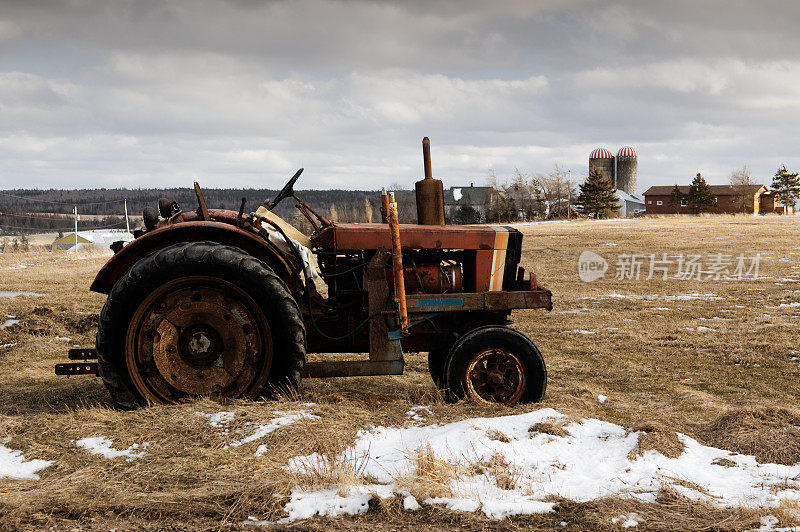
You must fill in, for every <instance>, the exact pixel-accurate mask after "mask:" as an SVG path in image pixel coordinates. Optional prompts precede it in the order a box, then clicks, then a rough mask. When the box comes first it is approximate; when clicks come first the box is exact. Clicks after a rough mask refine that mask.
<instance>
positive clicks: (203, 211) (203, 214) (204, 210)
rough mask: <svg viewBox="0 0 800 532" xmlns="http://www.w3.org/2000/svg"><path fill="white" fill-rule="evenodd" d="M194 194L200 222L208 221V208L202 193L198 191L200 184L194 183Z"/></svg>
mask: <svg viewBox="0 0 800 532" xmlns="http://www.w3.org/2000/svg"><path fill="white" fill-rule="evenodd" d="M194 193H195V195H196V196H197V204H198V207H197V214H198V215H199V216H200V219H201V220H209V219H210V218H209V216H208V207H206V198H204V197H203V191H202V190H201V189H200V183H198V182H197V181H195V182H194Z"/></svg>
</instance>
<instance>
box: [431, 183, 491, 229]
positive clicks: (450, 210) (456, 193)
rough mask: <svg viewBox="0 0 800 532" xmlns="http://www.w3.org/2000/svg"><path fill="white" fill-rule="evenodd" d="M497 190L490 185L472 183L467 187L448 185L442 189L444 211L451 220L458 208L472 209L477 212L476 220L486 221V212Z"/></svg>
mask: <svg viewBox="0 0 800 532" xmlns="http://www.w3.org/2000/svg"><path fill="white" fill-rule="evenodd" d="M496 195H497V191H496V190H495V189H494V188H492V187H476V186H474V185H473V184H472V183H470V184H469V186H468V187H450V188H449V189H448V190H445V191H444V212H445V216H447V219H448V220H451V219H452V218H453V217H454V216H455V215H456V212H457V211H458V210H459V209H470V208H471V209H474V210H475V212H477V214H478V218H479V219H478V220H477V222H485V221H486V212H487V210H489V208H491V206H492V205H493V204H494V202H495V201H496Z"/></svg>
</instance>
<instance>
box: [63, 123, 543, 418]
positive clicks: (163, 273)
mask: <svg viewBox="0 0 800 532" xmlns="http://www.w3.org/2000/svg"><path fill="white" fill-rule="evenodd" d="M423 156H424V166H425V178H424V179H423V180H421V181H419V182H418V183H417V186H416V194H417V213H418V220H419V223H418V224H400V223H399V220H398V215H397V204H396V202H394V201H393V195H387V194H386V193H385V191H384V193H383V194H382V195H381V214H382V218H383V223H332V222H330V221H328V220H327V219H326V218H325V217H324V216H321V215H319V214H318V213H317V212H315V211H314V210H313V209H312V208H311V207H310V206H309V205H307V204H306V203H304V202H303V201H302V200H301V199H300V198H299V197H298V195H297V194H296V193H295V192H294V185H295V183H296V181H297V179H298V178H299V177H300V174H301V173H302V169H300V170H299V171H298V172H297V173H296V174H295V175H294V176H293V177H292V178H291V179H290V180H289V181H288V183H286V186H284V187H283V189H282V190H281V191H280V192H279V193H278V195H277V196H276V197H275V198H273V199H272V200H271V201H270V200H267V201H265V202H264V205H262V206H260V207H259V208H258V209H257V210H256V211H255V212H251V213H246V212H245V200H244V199H243V200H242V204H241V206H240V208H239V209H238V212H237V211H231V210H217V209H208V208H207V206H206V203H205V199H204V197H203V192H202V190H201V188H200V187H199V185H198V184H197V183H195V192H196V196H197V203H198V206H197V208H196V209H195V210H192V211H184V210H182V209H181V207H180V206H179V205H178V204H177V203H175V202H171V201H169V200H167V199H161V200H160V201H159V208H158V209H157V210H156V209H155V208H147V209H145V212H144V216H143V219H144V227H143V228H141V229H139V230H137V231H136V233H135V235H134V236H135V239H134V240H133V241H132V242H131V243H129V244H128V245H126V246H124V247H123V246H122V244H121V243H116V244H115V245H113V246H112V249H114V251H115V254H114V255H113V257H111V258H110V259H109V261H108V262H107V263H106V264H105V265H104V266H103V268H102V269H101V270H100V272H99V273H98V274H97V277H96V278H95V280H94V282H93V284H92V286H91V290H93V291H95V292H100V293H103V294H107V295H108V299H107V300H106V303H105V306H104V307H103V309H102V311H101V313H100V317H99V325H98V332H97V342H96V346H95V349H73V350H71V351H70V354H69V355H70V359H71V360H73V362H70V363H64V364H58V365H57V366H56V373H58V374H60V375H76V374H95V375H99V376H100V378H101V379H102V380H103V382H104V384H105V386H106V387H107V388H108V391H109V392H110V393H111V397H112V399H113V401H114V402H115V403H116V404H117V405H118V406H119V407H122V408H135V407H138V406H141V405H146V404H150V403H174V402H179V401H184V400H186V399H190V398H193V397H197V396H211V397H214V398H217V399H226V398H239V397H250V398H254V397H258V396H264V395H270V394H275V393H276V392H278V391H280V390H281V389H294V388H297V386H298V385H299V384H300V381H301V379H302V378H304V377H306V378H313V377H344V376H370V375H399V374H402V373H403V367H404V359H403V353H404V352H427V353H428V367H429V369H430V374H431V376H432V378H433V381H434V382H435V384H436V385H437V386H438V387H439V388H440V389H442V390H443V391H444V392H445V393H446V396H447V397H448V398H449V399H451V400H459V399H462V398H471V399H473V400H476V401H480V402H489V403H503V404H507V405H512V404H515V403H517V402H520V401H539V400H540V399H541V398H542V396H543V395H544V393H545V387H546V381H547V373H546V369H545V364H544V360H543V358H542V355H541V353H540V352H539V350H538V349H537V347H536V346H535V345H534V344H533V342H531V340H530V339H529V338H528V337H527V336H525V335H524V334H522V333H521V332H519V331H517V330H515V329H512V328H510V327H509V326H508V324H509V323H510V321H509V318H510V315H511V311H512V310H513V309H529V308H545V309H548V310H550V309H551V308H552V305H551V294H550V291H548V290H546V289H544V288H542V287H541V286H539V285H538V284H537V282H536V277H535V276H534V275H533V274H530V275H528V276H526V273H525V271H524V269H523V268H522V267H520V266H519V262H520V255H521V250H522V234H521V233H520V232H519V231H517V230H516V229H514V228H511V227H500V226H488V225H484V226H458V225H445V220H444V218H445V216H444V204H443V188H442V183H441V181H438V180H436V179H433V177H432V173H431V162H430V144H429V142H428V139H427V137H426V138H425V139H424V140H423ZM288 198H292V199H293V200H294V201H295V202H296V207H297V208H298V209H299V211H300V212H301V213H302V214H303V215H304V216H305V218H306V219H307V220H308V221H309V222H310V224H311V226H312V227H313V228H314V229H313V232H312V234H311V235H306V234H303V233H301V232H300V231H299V230H297V229H296V228H294V227H293V226H292V225H290V224H289V223H287V222H286V221H285V220H283V219H281V218H280V217H279V216H277V215H276V214H275V213H274V212H273V209H274V207H275V206H276V205H278V204H279V203H280V202H282V201H284V200H286V199H288ZM308 353H321V354H323V353H324V354H338V353H354V354H359V355H354V356H353V357H351V358H352V360H341V358H342V357H341V355H339V356H334V357H328V358H335V360H325V357H318V358H321V360H320V361H315V362H306V354H308Z"/></svg>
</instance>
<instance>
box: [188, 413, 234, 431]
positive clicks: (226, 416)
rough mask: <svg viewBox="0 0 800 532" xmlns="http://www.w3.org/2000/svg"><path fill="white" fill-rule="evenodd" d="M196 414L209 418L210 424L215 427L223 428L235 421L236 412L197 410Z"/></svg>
mask: <svg viewBox="0 0 800 532" xmlns="http://www.w3.org/2000/svg"><path fill="white" fill-rule="evenodd" d="M195 415H197V416H200V417H204V418H206V419H208V424H209V425H211V426H212V427H214V428H223V427H225V425H227V424H228V423H230V422H231V421H233V418H234V417H235V416H236V412H217V413H216V414H206V413H205V412H195Z"/></svg>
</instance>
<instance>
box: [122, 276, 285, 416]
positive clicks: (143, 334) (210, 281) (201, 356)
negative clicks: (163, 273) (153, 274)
mask: <svg viewBox="0 0 800 532" xmlns="http://www.w3.org/2000/svg"><path fill="white" fill-rule="evenodd" d="M271 338H272V337H271V333H270V329H269V324H268V322H267V319H266V316H265V315H264V313H263V311H262V310H261V307H260V306H259V305H258V304H257V303H256V302H255V301H254V300H253V299H252V298H251V297H250V296H249V295H248V294H247V293H245V292H244V291H243V290H241V289H240V288H238V287H237V286H236V285H234V284H232V283H229V282H227V281H223V280H222V279H217V278H212V277H203V276H194V277H184V278H180V279H177V280H175V281H172V282H169V283H166V284H164V285H162V286H161V287H159V288H158V289H157V290H155V291H154V292H153V293H152V294H150V295H149V296H148V297H147V298H146V299H145V301H144V303H143V304H142V305H140V306H139V308H138V309H137V310H136V312H135V313H134V315H133V318H132V319H131V323H130V325H129V326H128V333H127V335H126V341H125V361H126V365H127V367H128V372H129V374H130V378H131V381H132V382H133V384H134V386H135V387H136V389H137V391H138V392H139V393H140V394H141V395H142V396H143V397H144V398H145V399H147V400H148V401H149V402H152V403H173V402H176V401H179V400H180V399H181V398H183V397H185V396H186V395H212V396H215V397H219V398H234V397H256V396H257V395H258V394H259V393H261V390H262V389H263V387H264V385H265V384H266V382H267V378H268V376H269V369H270V366H271V364H272V339H271Z"/></svg>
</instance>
